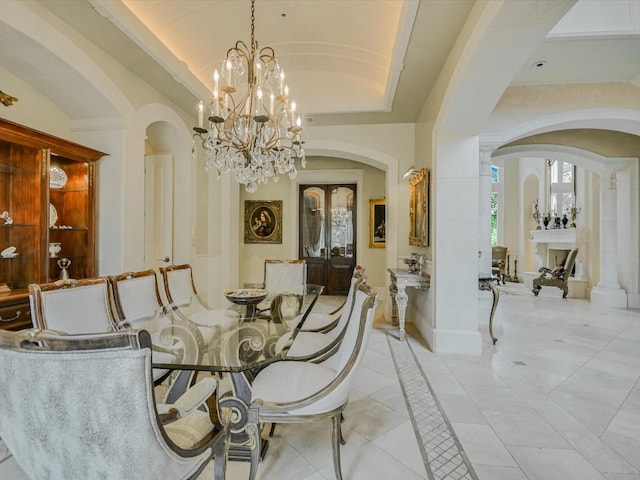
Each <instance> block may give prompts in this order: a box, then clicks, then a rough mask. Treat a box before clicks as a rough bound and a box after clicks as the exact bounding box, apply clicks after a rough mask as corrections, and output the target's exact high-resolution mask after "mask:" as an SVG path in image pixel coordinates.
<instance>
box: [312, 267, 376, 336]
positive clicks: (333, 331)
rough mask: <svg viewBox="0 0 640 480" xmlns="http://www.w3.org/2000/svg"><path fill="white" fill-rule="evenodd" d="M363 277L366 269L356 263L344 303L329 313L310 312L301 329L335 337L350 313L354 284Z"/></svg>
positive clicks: (354, 289) (358, 282)
mask: <svg viewBox="0 0 640 480" xmlns="http://www.w3.org/2000/svg"><path fill="white" fill-rule="evenodd" d="M365 277H366V270H365V269H364V268H363V267H362V266H360V265H356V267H355V268H354V269H353V274H352V276H351V284H350V286H349V291H348V292H347V296H346V298H345V301H344V303H343V304H342V305H341V306H340V307H339V308H337V309H336V310H334V311H333V312H331V313H316V312H311V313H310V314H309V316H308V317H307V319H306V320H305V322H304V325H303V326H302V331H303V332H320V333H328V334H329V335H331V336H333V337H336V336H337V335H338V334H339V332H340V331H341V330H342V327H344V324H345V322H346V321H347V320H348V318H349V315H350V314H351V311H350V309H351V308H352V306H353V294H354V292H355V291H356V290H357V288H358V287H357V285H356V284H360V281H362V280H364V279H365Z"/></svg>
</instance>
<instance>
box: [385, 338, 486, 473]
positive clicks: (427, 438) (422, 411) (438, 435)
mask: <svg viewBox="0 0 640 480" xmlns="http://www.w3.org/2000/svg"><path fill="white" fill-rule="evenodd" d="M387 342H388V344H389V349H390V350H391V356H392V358H393V362H394V364H395V367H396V371H397V372H398V379H399V380H400V386H401V387H402V393H403V394H404V399H405V402H406V403H407V408H408V410H409V415H410V416H411V422H412V423H413V430H414V431H415V434H416V439H417V440H418V447H419V448H420V452H421V453H422V458H423V459H424V464H425V469H426V471H427V478H429V480H478V477H477V475H476V473H475V471H474V470H473V467H472V466H471V462H470V461H469V459H468V458H467V456H466V454H465V453H464V450H463V449H462V445H461V444H460V441H459V440H458V437H457V436H456V434H455V432H454V431H453V429H452V428H451V424H450V423H449V420H448V419H447V417H446V415H445V413H444V411H443V409H442V407H441V405H440V403H439V402H438V399H437V398H436V396H435V393H434V391H433V389H432V388H431V385H430V384H429V380H428V379H427V376H426V375H425V373H424V371H423V370H422V368H421V367H420V365H419V364H418V361H417V359H416V357H415V354H414V352H413V350H412V348H411V345H410V344H409V342H408V341H404V342H401V341H399V340H398V339H397V338H396V337H394V336H393V335H389V334H387Z"/></svg>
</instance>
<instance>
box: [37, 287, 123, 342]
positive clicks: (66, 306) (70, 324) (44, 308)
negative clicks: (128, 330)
mask: <svg viewBox="0 0 640 480" xmlns="http://www.w3.org/2000/svg"><path fill="white" fill-rule="evenodd" d="M29 294H30V301H31V311H32V318H33V325H34V326H35V327H37V328H41V329H49V330H58V331H61V332H65V333H100V332H111V331H113V330H115V329H116V326H117V324H118V322H119V319H118V316H117V313H116V312H115V309H114V305H113V293H112V291H111V284H110V283H109V281H108V279H107V278H106V277H100V278H90V279H82V280H59V281H57V282H53V283H44V284H36V283H32V284H30V285H29Z"/></svg>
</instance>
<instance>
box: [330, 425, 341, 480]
mask: <svg viewBox="0 0 640 480" xmlns="http://www.w3.org/2000/svg"><path fill="white" fill-rule="evenodd" d="M340 425H341V422H340V414H337V415H334V416H333V417H331V439H332V442H331V446H332V448H331V452H332V454H333V469H334V470H335V473H336V479H337V480H342V469H341V467H340V444H342V445H344V438H342V428H341V426H340Z"/></svg>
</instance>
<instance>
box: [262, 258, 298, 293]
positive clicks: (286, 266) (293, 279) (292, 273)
mask: <svg viewBox="0 0 640 480" xmlns="http://www.w3.org/2000/svg"><path fill="white" fill-rule="evenodd" d="M306 283H307V262H306V261H305V260H273V259H267V260H265V261H264V288H265V289H266V290H268V291H269V294H270V295H277V294H280V293H284V294H294V295H303V294H304V291H305V286H306Z"/></svg>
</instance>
